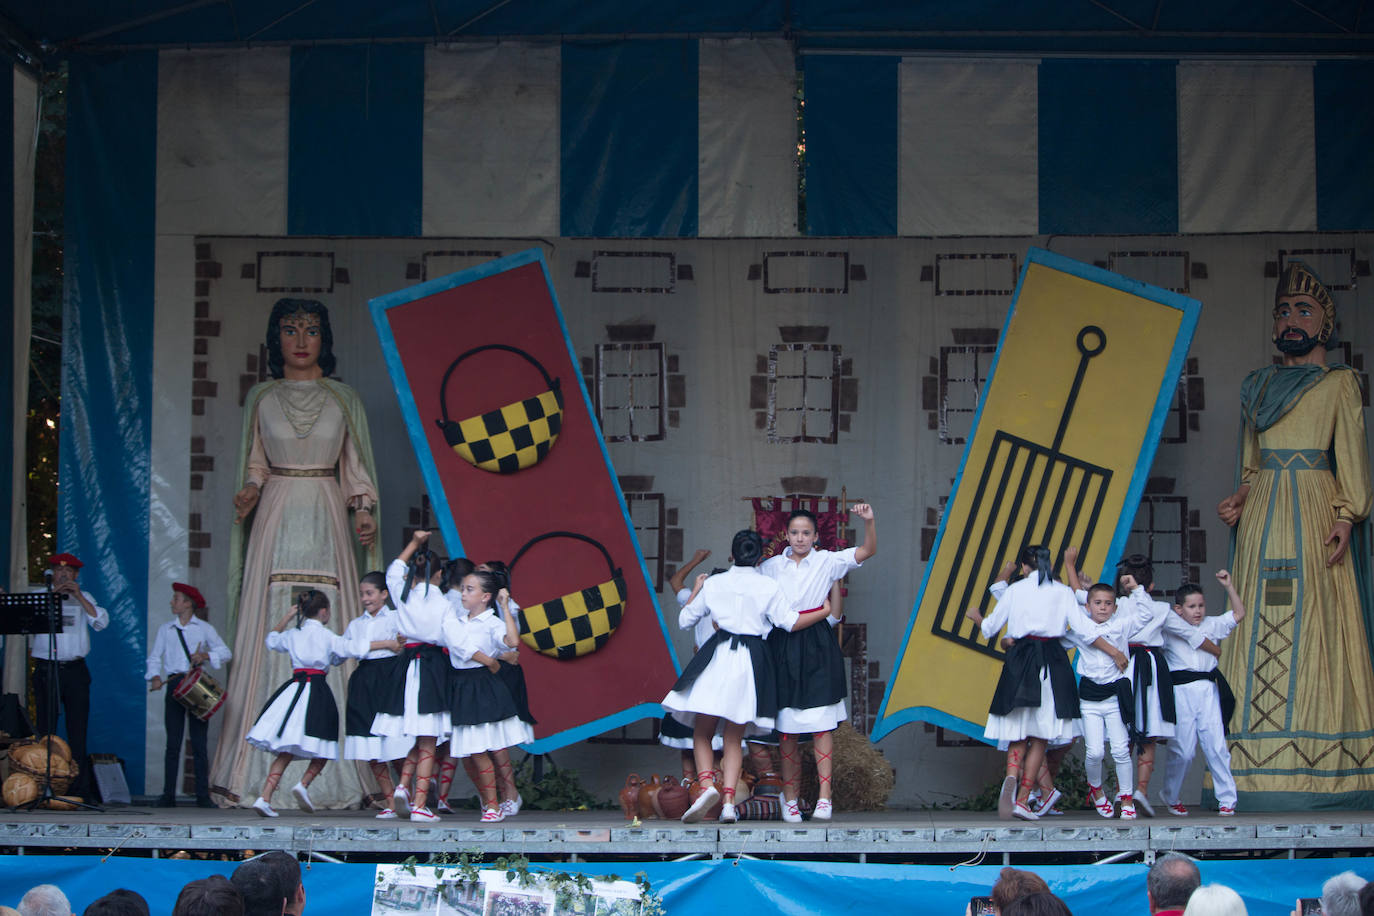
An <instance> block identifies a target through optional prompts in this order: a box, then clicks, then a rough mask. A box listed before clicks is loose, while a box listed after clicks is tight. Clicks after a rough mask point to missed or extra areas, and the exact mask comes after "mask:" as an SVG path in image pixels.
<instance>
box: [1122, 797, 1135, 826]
mask: <svg viewBox="0 0 1374 916" xmlns="http://www.w3.org/2000/svg"><path fill="white" fill-rule="evenodd" d="M1120 801H1121V819H1122V820H1123V821H1133V820H1135V817H1136V815H1135V799H1134V798H1133V797H1132V796H1130V795H1123V796H1121V799H1120Z"/></svg>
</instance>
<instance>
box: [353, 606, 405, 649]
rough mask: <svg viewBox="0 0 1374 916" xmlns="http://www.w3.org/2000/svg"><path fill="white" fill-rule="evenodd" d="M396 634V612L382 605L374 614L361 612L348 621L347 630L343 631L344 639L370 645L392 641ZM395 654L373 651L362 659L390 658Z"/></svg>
mask: <svg viewBox="0 0 1374 916" xmlns="http://www.w3.org/2000/svg"><path fill="white" fill-rule="evenodd" d="M397 632H399V630H398V625H397V623H396V611H395V610H394V609H392V608H389V607H387V606H386V605H382V608H381V610H379V611H377V613H375V614H369V613H368V612H367V611H363V612H362V613H361V614H359V615H358V616H357V617H354V618H353V619H352V620H350V621H349V623H348V627H347V629H345V630H344V639H365V640H367V642H368V644H369V645H371V644H372V643H374V642H381V641H382V640H385V639H392V638H394V637H395V636H396V634H397ZM395 654H396V653H395V652H392V651H391V650H390V649H373V650H371V651H369V652H368V653H367V654H366V655H364V656H363V658H391V657H392V656H394V655H395Z"/></svg>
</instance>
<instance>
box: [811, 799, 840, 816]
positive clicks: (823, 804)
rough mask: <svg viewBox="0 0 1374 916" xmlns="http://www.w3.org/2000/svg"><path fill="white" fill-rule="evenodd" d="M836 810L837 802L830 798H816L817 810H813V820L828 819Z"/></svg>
mask: <svg viewBox="0 0 1374 916" xmlns="http://www.w3.org/2000/svg"><path fill="white" fill-rule="evenodd" d="M834 811H835V804H834V802H832V801H831V800H830V799H828V798H818V799H816V810H815V811H812V812H811V819H812V820H813V821H828V820H830V817H831V815H832V814H833V813H834Z"/></svg>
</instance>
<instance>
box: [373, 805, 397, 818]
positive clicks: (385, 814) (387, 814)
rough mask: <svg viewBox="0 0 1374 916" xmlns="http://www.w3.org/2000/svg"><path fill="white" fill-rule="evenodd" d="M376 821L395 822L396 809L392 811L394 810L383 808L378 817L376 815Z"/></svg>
mask: <svg viewBox="0 0 1374 916" xmlns="http://www.w3.org/2000/svg"><path fill="white" fill-rule="evenodd" d="M377 820H379V821H394V820H396V809H394V808H383V809H382V810H381V812H380V813H378V815H377Z"/></svg>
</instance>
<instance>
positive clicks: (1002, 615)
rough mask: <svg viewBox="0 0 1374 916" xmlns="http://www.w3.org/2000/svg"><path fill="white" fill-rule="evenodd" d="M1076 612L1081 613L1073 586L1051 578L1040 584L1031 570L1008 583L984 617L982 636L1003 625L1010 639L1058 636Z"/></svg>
mask: <svg viewBox="0 0 1374 916" xmlns="http://www.w3.org/2000/svg"><path fill="white" fill-rule="evenodd" d="M1075 612H1078V613H1081V611H1079V610H1078V602H1077V601H1075V600H1074V597H1073V589H1071V588H1069V587H1068V586H1067V585H1064V584H1063V583H1061V582H1055V581H1054V580H1052V579H1051V580H1047V581H1046V582H1045V583H1044V584H1040V582H1039V574H1038V573H1031V574H1030V575H1029V576H1027V577H1026V578H1024V579H1022V580H1021V581H1019V582H1013V583H1012V584H1011V585H1008V586H1007V589H1006V591H1005V592H1003V593H1002V597H1001V599H1000V600H999V601H998V602H997V606H996V607H995V608H993V609H992V613H991V614H989V615H987V616H986V617H984V618H983V626H982V633H983V638H985V639H992V638H993V637H994V636H996V635H997V634H998V633H999V632H1001V630H1002V627H1004V626H1005V627H1006V628H1007V635H1008V636H1010V637H1011V638H1012V639H1020V638H1022V637H1023V636H1042V637H1045V638H1047V639H1057V638H1059V637H1061V636H1063V635H1064V634H1065V633H1066V632H1067V631H1068V628H1069V617H1070V615H1071V614H1073V613H1075Z"/></svg>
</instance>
